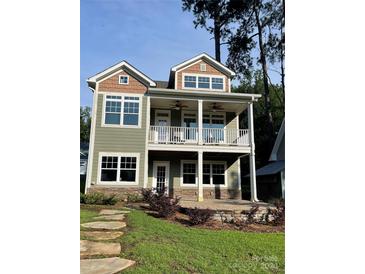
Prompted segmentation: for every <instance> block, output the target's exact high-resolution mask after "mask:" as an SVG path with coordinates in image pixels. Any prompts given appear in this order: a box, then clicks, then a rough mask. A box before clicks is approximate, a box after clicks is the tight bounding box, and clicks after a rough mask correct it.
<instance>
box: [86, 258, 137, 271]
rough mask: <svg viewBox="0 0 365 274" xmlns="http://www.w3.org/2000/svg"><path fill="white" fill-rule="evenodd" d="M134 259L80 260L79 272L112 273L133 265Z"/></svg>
mask: <svg viewBox="0 0 365 274" xmlns="http://www.w3.org/2000/svg"><path fill="white" fill-rule="evenodd" d="M134 263H135V262H134V261H131V260H126V259H122V258H117V257H113V258H105V259H89V260H81V261H80V268H81V271H80V273H81V274H101V273H102V274H114V273H117V272H119V271H122V270H123V269H126V268H127V267H130V266H132V265H134Z"/></svg>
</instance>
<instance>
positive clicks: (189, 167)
mask: <svg viewBox="0 0 365 274" xmlns="http://www.w3.org/2000/svg"><path fill="white" fill-rule="evenodd" d="M183 172H184V173H192V174H194V175H195V164H193V163H186V164H184V166H183Z"/></svg>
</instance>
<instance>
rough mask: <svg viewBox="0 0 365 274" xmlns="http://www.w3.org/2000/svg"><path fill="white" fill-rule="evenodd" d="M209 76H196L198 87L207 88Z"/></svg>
mask: <svg viewBox="0 0 365 274" xmlns="http://www.w3.org/2000/svg"><path fill="white" fill-rule="evenodd" d="M209 80H210V79H209V77H198V88H209Z"/></svg>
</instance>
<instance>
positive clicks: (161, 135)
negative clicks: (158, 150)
mask: <svg viewBox="0 0 365 274" xmlns="http://www.w3.org/2000/svg"><path fill="white" fill-rule="evenodd" d="M155 125H156V134H155V136H156V139H157V140H156V141H157V142H159V143H165V142H168V140H169V126H170V111H169V110H156V113H155Z"/></svg>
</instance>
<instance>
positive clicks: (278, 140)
mask: <svg viewBox="0 0 365 274" xmlns="http://www.w3.org/2000/svg"><path fill="white" fill-rule="evenodd" d="M284 135H285V118H284V119H283V121H282V122H281V126H280V129H279V133H278V136H276V140H275V144H274V147H273V149H272V151H271V155H270V159H269V161H277V159H278V155H277V154H278V150H279V147H280V144H281V142H282V141H283V137H284Z"/></svg>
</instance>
